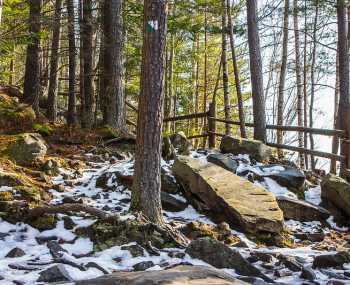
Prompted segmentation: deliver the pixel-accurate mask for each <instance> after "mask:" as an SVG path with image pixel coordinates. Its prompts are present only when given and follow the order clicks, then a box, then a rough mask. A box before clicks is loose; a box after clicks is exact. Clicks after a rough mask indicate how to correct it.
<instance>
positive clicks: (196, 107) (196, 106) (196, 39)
mask: <svg viewBox="0 0 350 285" xmlns="http://www.w3.org/2000/svg"><path fill="white" fill-rule="evenodd" d="M194 43H195V45H196V52H195V61H196V75H195V88H194V92H195V96H194V112H195V113H198V112H199V71H200V64H199V58H198V54H199V44H200V43H199V35H198V34H197V33H196V34H195V35H194ZM195 129H196V135H198V134H199V120H198V118H196V119H195ZM198 143H199V141H198V139H196V141H195V144H194V148H195V149H196V148H197V147H198Z"/></svg>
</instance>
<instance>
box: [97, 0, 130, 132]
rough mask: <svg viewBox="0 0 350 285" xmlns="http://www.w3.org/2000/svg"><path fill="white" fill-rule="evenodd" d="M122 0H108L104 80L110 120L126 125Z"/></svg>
mask: <svg viewBox="0 0 350 285" xmlns="http://www.w3.org/2000/svg"><path fill="white" fill-rule="evenodd" d="M122 6H123V1H122V0H105V1H104V15H103V36H104V37H103V42H104V44H103V82H104V84H103V85H104V88H105V94H100V96H104V100H103V101H104V104H105V106H104V108H105V113H104V115H105V116H106V117H105V118H104V121H105V122H106V124H108V125H110V126H111V127H114V128H116V129H118V130H122V129H124V128H125V104H124V89H123V54H122V50H123V22H122Z"/></svg>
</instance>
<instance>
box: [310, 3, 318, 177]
mask: <svg viewBox="0 0 350 285" xmlns="http://www.w3.org/2000/svg"><path fill="white" fill-rule="evenodd" d="M318 14H319V1H318V0H316V2H315V18H314V25H313V44H312V60H311V74H310V76H311V94H310V106H309V126H310V128H312V127H313V125H314V118H313V115H314V101H315V88H316V80H315V67H316V58H317V39H316V36H317V25H318V16H319V15H318ZM310 148H311V150H314V149H315V142H314V136H313V134H310ZM315 168H316V161H315V157H314V156H313V155H311V169H312V170H315Z"/></svg>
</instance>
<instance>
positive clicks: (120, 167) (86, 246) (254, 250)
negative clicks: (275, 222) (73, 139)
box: [0, 147, 350, 285]
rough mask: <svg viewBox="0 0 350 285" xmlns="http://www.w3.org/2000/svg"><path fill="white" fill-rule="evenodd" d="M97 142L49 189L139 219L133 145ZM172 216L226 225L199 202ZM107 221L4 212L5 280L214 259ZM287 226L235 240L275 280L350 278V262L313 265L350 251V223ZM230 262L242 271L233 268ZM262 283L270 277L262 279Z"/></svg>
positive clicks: (0, 261) (312, 196)
mask: <svg viewBox="0 0 350 285" xmlns="http://www.w3.org/2000/svg"><path fill="white" fill-rule="evenodd" d="M68 148H70V150H69V151H68V153H71V152H72V149H74V147H68ZM91 150H92V152H88V151H87V150H85V151H84V150H82V149H80V151H79V152H78V151H76V152H75V154H74V155H72V154H70V156H71V157H72V158H74V160H75V161H76V162H77V163H80V165H85V166H84V168H83V169H81V170H79V171H76V170H72V169H65V168H63V167H61V168H60V169H59V173H58V175H56V176H54V177H53V178H52V181H51V182H52V189H50V190H49V193H50V194H51V195H52V199H51V200H50V202H49V204H50V205H59V204H64V203H70V204H72V203H73V204H74V203H78V204H83V205H88V206H91V207H93V208H95V209H99V210H103V211H104V212H106V213H109V214H112V215H114V216H118V217H119V219H120V220H121V221H128V222H130V223H132V222H131V221H136V220H137V217H135V216H134V215H133V214H132V213H130V212H129V206H130V201H131V199H130V198H131V192H130V189H129V188H128V187H127V186H125V184H124V185H123V184H122V183H120V181H119V180H118V178H117V177H118V176H119V177H120V176H123V177H128V176H130V175H132V173H133V157H132V156H131V155H130V154H128V153H127V152H125V153H123V155H121V156H120V157H118V158H116V157H113V156H111V157H108V155H106V156H104V155H98V154H96V149H91ZM63 153H64V151H60V155H62V156H64V155H65V154H63ZM191 156H192V157H195V158H198V159H201V160H202V161H205V160H206V155H205V154H203V153H197V152H191ZM242 161H246V163H244V162H242ZM172 163H173V161H170V162H165V161H164V162H163V168H165V169H167V170H168V171H170V168H171V165H172ZM252 168H253V166H252V165H251V164H250V162H249V158H248V157H245V159H244V160H241V162H240V165H239V170H238V172H242V173H243V172H244V170H246V169H252ZM255 183H260V184H261V185H262V186H263V187H265V188H266V189H268V190H269V191H271V192H273V193H275V194H279V195H286V196H295V195H294V194H293V193H291V192H289V191H288V190H287V189H286V188H284V187H281V186H280V185H278V184H277V183H275V182H273V181H271V180H268V179H267V180H266V179H265V181H263V182H257V181H256V182H255ZM54 189H56V190H54ZM11 190H12V187H9V186H3V187H1V188H0V192H1V191H11ZM320 192H321V191H320V187H319V186H316V187H311V188H309V190H308V191H307V192H306V193H305V194H306V200H309V201H311V202H313V203H316V204H318V203H319V202H320V201H321V199H320ZM172 196H173V197H174V198H176V199H177V200H179V201H183V202H184V203H185V202H186V199H185V197H183V196H181V195H180V194H176V195H172ZM164 218H165V220H166V222H167V223H168V224H171V225H172V226H173V227H177V228H178V229H181V228H183V227H186V225H189V224H192V226H193V225H196V226H197V227H199V228H204V229H208V228H209V229H215V228H217V227H218V225H216V224H215V223H214V222H213V221H212V220H210V218H209V217H207V216H205V215H202V214H200V213H199V212H197V211H196V210H195V209H194V208H193V207H192V206H191V205H188V206H187V207H186V208H185V209H184V210H182V211H177V212H172V211H164ZM103 226H105V225H103V223H102V224H101V223H100V222H99V221H98V219H97V218H96V217H94V216H91V215H88V214H83V213H82V212H79V213H76V214H74V215H65V214H58V215H57V221H56V223H55V225H54V226H53V227H52V228H51V229H47V230H41V231H39V230H38V229H36V228H34V227H32V226H30V225H28V224H25V223H16V224H14V223H9V222H7V221H5V220H1V219H0V280H1V281H0V283H1V284H4V285H12V284H28V285H29V284H39V283H40V282H38V280H40V277H41V275H42V272H43V271H45V270H46V269H48V268H51V267H52V266H53V265H54V264H64V267H65V270H66V273H65V274H68V276H69V277H68V278H69V279H71V280H74V281H75V280H82V279H90V278H94V277H98V276H101V275H103V274H106V273H112V272H116V271H120V270H123V271H135V270H136V271H137V270H162V269H165V268H169V267H172V266H174V265H176V264H193V265H208V266H210V265H209V264H207V263H205V262H203V261H201V260H198V259H193V258H191V257H190V256H189V255H188V254H187V253H186V252H185V249H183V248H180V247H176V246H173V247H161V248H158V249H155V248H152V247H148V248H147V247H146V246H144V247H141V246H140V245H139V244H137V243H135V242H130V241H127V240H124V241H120V240H118V241H115V240H113V239H111V236H110V233H109V232H108V230H109V229H108V228H103ZM107 227H108V226H107ZM286 229H287V231H288V232H289V233H290V235H291V237H292V242H291V243H290V244H289V246H288V247H284V248H282V247H277V246H268V245H266V244H263V243H261V242H257V241H253V240H252V239H250V238H249V237H248V236H246V235H245V234H243V233H242V232H239V231H236V230H233V229H230V231H231V235H232V236H233V237H235V238H236V239H237V240H238V241H239V242H238V243H236V244H233V245H232V248H234V249H235V250H237V251H238V252H239V253H241V255H242V256H243V257H245V258H246V259H247V260H249V261H250V262H251V263H252V264H253V265H254V266H255V267H256V268H258V269H259V270H260V271H261V272H262V273H263V274H265V275H266V276H268V277H269V278H271V280H273V281H274V282H278V283H281V284H350V263H349V264H344V265H343V267H342V268H323V269H311V266H312V264H313V262H314V259H315V257H316V256H319V255H322V254H326V253H327V254H331V253H334V254H335V253H336V252H337V251H349V247H350V231H349V229H348V228H339V227H337V226H336V225H335V224H334V223H333V220H332V218H330V219H329V220H328V223H325V224H321V223H320V222H316V221H315V222H304V223H302V222H298V221H293V220H289V221H286ZM91 231H92V232H93V233H91ZM94 231H95V232H94ZM199 232H200V231H199ZM296 234H299V235H300V234H318V235H321V236H322V237H323V238H321V240H320V241H310V240H303V241H302V240H300V239H297V238H296V237H295V235H296ZM104 235H105V236H104ZM199 235H200V234H199ZM202 235H203V236H205V235H206V234H205V233H202ZM53 241H54V242H53ZM123 242H124V243H123ZM116 244H118V245H116ZM14 248H17V249H20V250H19V251H17V253H18V252H19V254H14V256H15V257H6V256H7V255H8V253H9V252H10V251H11V250H13V249H14ZM58 256H59V258H57V257H58ZM281 256H283V258H281ZM295 267H296V268H295ZM224 270H225V271H226V272H228V273H230V274H232V275H233V276H235V277H239V278H242V276H239V275H238V274H236V272H235V270H233V269H224ZM311 280H313V281H311ZM254 282H257V280H255V281H254ZM332 282H333V283H332ZM337 282H338V283H337ZM40 284H43V283H42V282H41V283H40ZM65 284H69V282H66V283H65ZM255 284H267V283H262V281H261V283H255Z"/></svg>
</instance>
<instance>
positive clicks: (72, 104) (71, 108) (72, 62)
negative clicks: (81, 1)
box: [67, 0, 77, 125]
mask: <svg viewBox="0 0 350 285" xmlns="http://www.w3.org/2000/svg"><path fill="white" fill-rule="evenodd" d="M67 10H68V44H69V55H68V56H69V86H68V114H67V123H68V124H69V125H73V124H75V123H76V113H77V110H76V96H75V72H76V45H75V23H74V0H67Z"/></svg>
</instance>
